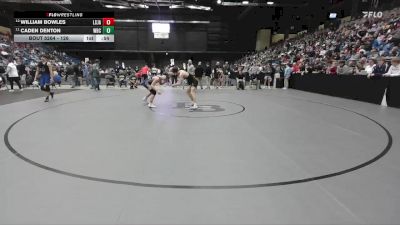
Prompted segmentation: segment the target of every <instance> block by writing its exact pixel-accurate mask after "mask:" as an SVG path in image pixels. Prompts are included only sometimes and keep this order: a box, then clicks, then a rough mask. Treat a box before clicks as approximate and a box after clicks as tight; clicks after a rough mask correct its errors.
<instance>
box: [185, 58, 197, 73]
mask: <svg viewBox="0 0 400 225" xmlns="http://www.w3.org/2000/svg"><path fill="white" fill-rule="evenodd" d="M195 70H196V68H195V67H194V65H193V62H192V60H190V59H189V60H188V65H187V72H188V73H189V74H190V75H192V76H194V75H195Z"/></svg>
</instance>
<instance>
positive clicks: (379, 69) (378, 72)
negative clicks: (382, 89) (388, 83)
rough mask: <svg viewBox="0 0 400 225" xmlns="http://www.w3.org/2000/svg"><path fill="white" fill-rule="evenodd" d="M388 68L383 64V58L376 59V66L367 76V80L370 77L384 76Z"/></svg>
mask: <svg viewBox="0 0 400 225" xmlns="http://www.w3.org/2000/svg"><path fill="white" fill-rule="evenodd" d="M387 67H388V66H387V65H386V63H385V59H384V58H378V59H377V64H376V65H375V66H374V68H373V70H372V73H371V74H369V75H368V78H370V77H378V78H380V77H382V75H383V74H385V73H386V72H387V70H388V68H387Z"/></svg>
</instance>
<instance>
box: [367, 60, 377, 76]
mask: <svg viewBox="0 0 400 225" xmlns="http://www.w3.org/2000/svg"><path fill="white" fill-rule="evenodd" d="M374 68H375V60H373V59H370V60H368V64H367V65H366V66H365V71H366V72H367V75H368V77H369V76H371V74H372V72H373V71H374Z"/></svg>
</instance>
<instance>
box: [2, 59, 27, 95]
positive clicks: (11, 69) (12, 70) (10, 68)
mask: <svg viewBox="0 0 400 225" xmlns="http://www.w3.org/2000/svg"><path fill="white" fill-rule="evenodd" d="M6 75H7V77H8V81H9V82H10V86H11V89H10V90H9V92H14V82H15V83H16V84H17V85H18V88H19V90H20V91H23V89H22V88H21V84H20V82H19V81H20V77H19V75H18V70H17V66H16V65H15V63H14V60H13V59H12V58H11V59H9V60H8V65H7V69H6Z"/></svg>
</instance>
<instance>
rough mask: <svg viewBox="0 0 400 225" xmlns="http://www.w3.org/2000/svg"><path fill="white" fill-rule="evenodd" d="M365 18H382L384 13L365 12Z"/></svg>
mask: <svg viewBox="0 0 400 225" xmlns="http://www.w3.org/2000/svg"><path fill="white" fill-rule="evenodd" d="M362 13H363V14H364V16H363V18H382V16H383V12H375V11H363V12H362Z"/></svg>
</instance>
